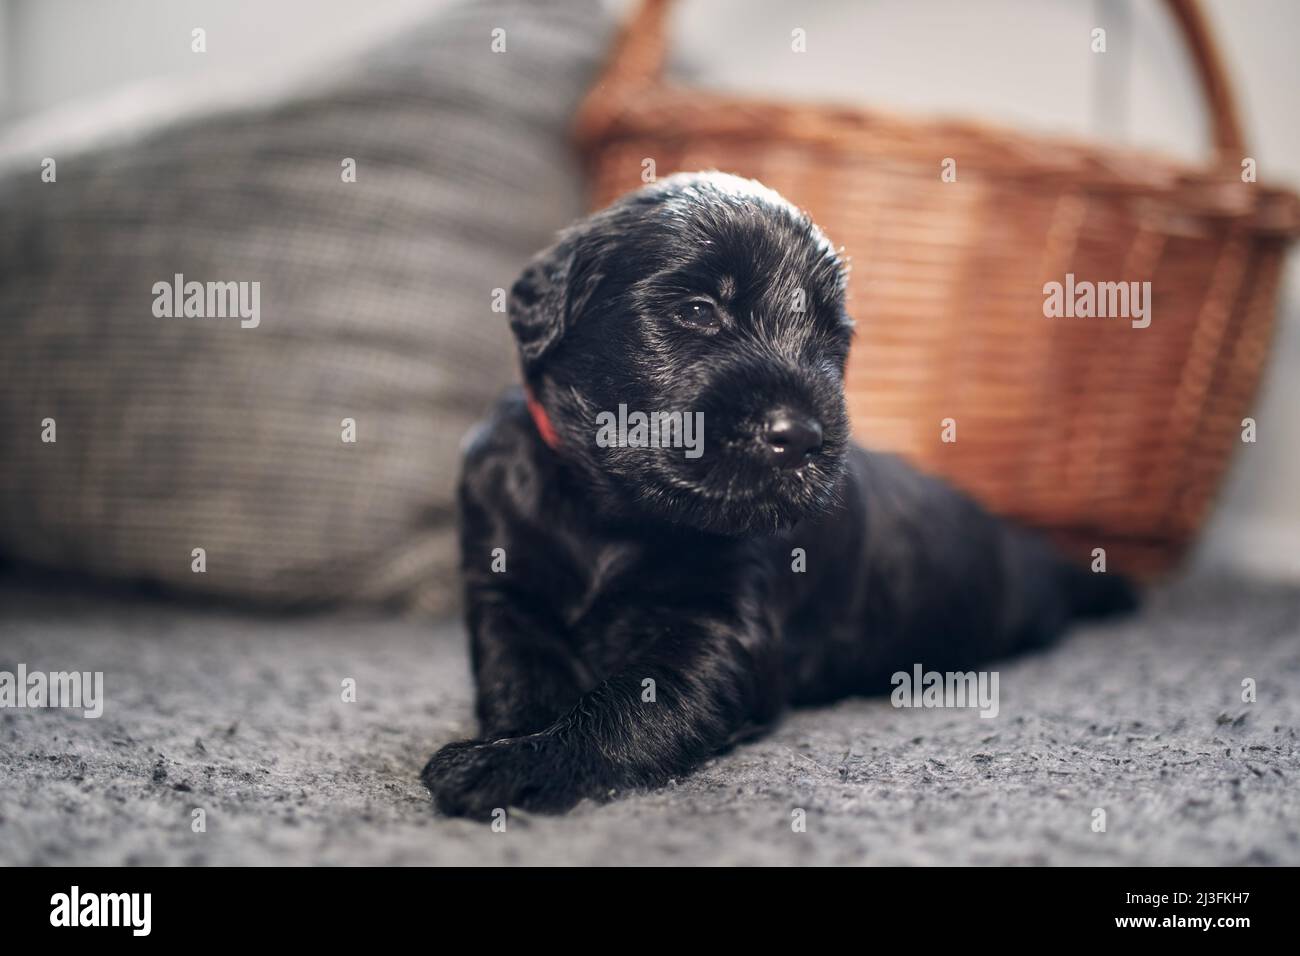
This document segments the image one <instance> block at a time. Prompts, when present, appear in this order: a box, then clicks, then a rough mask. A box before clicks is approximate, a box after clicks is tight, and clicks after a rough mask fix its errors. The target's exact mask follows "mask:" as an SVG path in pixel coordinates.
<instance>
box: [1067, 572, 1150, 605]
mask: <svg viewBox="0 0 1300 956" xmlns="http://www.w3.org/2000/svg"><path fill="white" fill-rule="evenodd" d="M1061 569H1062V577H1063V583H1064V585H1065V593H1066V600H1067V601H1068V603H1069V607H1070V616H1071V617H1072V618H1102V617H1115V616H1117V615H1120V614H1128V613H1130V612H1132V611H1135V610H1137V608H1138V606H1139V605H1140V604H1141V596H1140V594H1139V592H1138V589H1137V586H1136V585H1134V583H1133V582H1132V581H1131V580H1129V579H1128V578H1127V577H1125V576H1124V575H1122V574H1115V573H1113V572H1109V571H1103V572H1094V571H1090V570H1088V569H1087V568H1081V567H1079V566H1078V565H1076V564H1069V563H1066V562H1062V564H1061Z"/></svg>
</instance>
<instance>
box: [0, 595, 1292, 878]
mask: <svg viewBox="0 0 1300 956" xmlns="http://www.w3.org/2000/svg"><path fill="white" fill-rule="evenodd" d="M19 662H23V663H25V664H26V665H27V666H28V668H29V669H30V670H45V671H52V670H67V669H77V670H89V671H95V670H102V671H103V672H104V674H105V677H104V680H105V697H106V699H107V703H106V707H105V712H104V715H103V717H101V718H100V719H98V720H87V719H84V718H82V717H81V716H79V715H77V713H75V712H70V711H64V710H50V709H46V710H30V709H21V710H20V709H4V710H0V864H30V863H51V864H65V863H82V864H122V863H128V864H130V863H135V864H233V863H239V864H269V863H299V864H301V863H330V864H373V863H403V864H416V863H439V864H441V863H446V864H502V863H512V864H519V863H523V864H570V863H594V864H666V863H667V864H674V863H675V864H789V863H795V864H813V863H816V864H898V863H903V864H936V863H939V864H967V863H974V864H1065V863H1081V864H1102V865H1112V864H1300V786H1298V785H1297V784H1298V783H1300V747H1298V741H1297V728H1298V727H1300V698H1298V697H1297V690H1300V592H1298V591H1295V590H1283V589H1275V588H1265V587H1260V586H1248V585H1242V584H1233V583H1212V582H1208V581H1205V580H1201V581H1191V582H1184V583H1183V584H1181V585H1177V586H1175V587H1174V588H1172V589H1170V590H1166V591H1164V592H1162V593H1160V594H1158V595H1156V596H1155V597H1154V599H1153V600H1152V601H1151V602H1150V603H1149V604H1148V607H1147V609H1146V610H1145V611H1144V612H1143V614H1142V616H1140V617H1139V618H1136V619H1133V620H1131V621H1128V622H1125V623H1121V624H1116V625H1113V626H1107V627H1093V628H1087V629H1080V630H1078V631H1076V632H1075V633H1074V634H1073V635H1072V636H1071V637H1070V638H1069V639H1068V640H1067V641H1066V642H1065V643H1064V644H1063V645H1062V646H1060V647H1058V648H1056V649H1055V650H1052V651H1050V652H1048V653H1045V654H1041V655H1038V656H1035V657H1032V658H1025V659H1022V660H1019V661H1016V662H1014V663H1008V664H1006V665H1004V666H1001V667H999V668H998V670H999V671H1000V674H1001V685H1000V689H1001V713H1000V714H999V716H998V717H996V718H993V719H984V718H981V717H979V716H978V714H977V713H976V712H974V711H954V710H907V709H894V708H893V707H891V705H890V703H889V701H888V700H886V699H877V700H854V701H846V702H843V703H841V704H838V705H836V706H833V707H827V708H822V709H817V710H808V711H801V712H796V713H794V714H791V715H790V716H789V717H788V718H787V719H786V720H785V721H784V723H783V724H782V725H781V726H780V727H779V728H778V729H777V730H776V731H775V732H774V733H772V734H771V735H770V736H768V737H767V738H765V739H763V740H761V741H759V742H756V743H753V744H748V745H745V746H742V747H740V748H738V749H736V750H735V751H733V752H731V753H729V754H726V755H724V756H721V757H719V758H717V759H715V760H712V761H711V762H709V763H708V764H707V765H706V766H705V767H704V768H703V769H702V770H700V771H699V772H698V773H696V774H695V775H693V776H691V777H689V778H686V779H684V780H681V781H678V782H676V783H675V784H674V785H672V786H670V787H668V788H666V789H664V790H661V791H659V792H655V793H646V794H635V795H630V796H627V797H626V798H624V799H620V800H618V801H616V802H614V803H611V804H607V805H604V806H596V805H592V804H584V805H582V806H580V807H579V808H578V809H577V810H575V811H574V812H573V813H571V814H569V815H568V816H565V817H561V818H545V817H534V816H527V815H523V814H518V813H512V814H511V817H510V819H509V822H508V825H507V828H506V831H505V832H504V833H495V832H493V831H492V830H491V829H490V828H489V827H488V826H487V825H484V824H477V823H469V822H465V821H459V820H444V819H437V818H435V816H434V815H433V813H432V811H431V810H430V807H429V802H428V800H427V797H426V795H425V792H424V790H423V788H422V787H421V786H420V784H419V782H418V780H417V774H418V772H419V769H420V767H421V766H422V764H423V762H424V760H425V759H426V758H427V757H428V756H429V754H430V753H431V752H432V751H433V750H434V749H435V748H436V747H437V746H439V745H440V744H442V743H444V742H446V741H449V740H452V739H455V738H458V737H462V736H465V735H467V734H469V732H470V731H471V729H472V728H471V706H470V705H471V688H470V683H469V677H468V673H467V666H466V656H465V650H464V641H463V636H462V632H461V629H460V627H459V626H458V625H444V626H441V627H431V626H430V625H428V624H427V623H422V622H418V621H413V620H388V621H374V620H367V619H361V618H345V617H327V618H310V619H302V618H296V619H295V618H283V617H281V618H263V617H257V616H254V615H251V614H250V615H242V614H232V613H229V612H225V611H216V610H196V609H193V608H185V607H179V606H176V605H169V604H164V603H150V602H147V601H143V600H131V601H121V600H118V601H110V600H107V599H105V598H102V597H85V596H83V597H70V596H64V595H60V594H58V593H49V592H48V591H44V592H42V591H40V590H39V589H38V590H36V591H35V593H33V588H32V587H30V586H28V585H18V584H14V583H12V582H11V583H9V584H6V585H0V670H8V671H11V672H12V671H15V670H16V666H17V664H18V663H19ZM909 663H910V662H909ZM1246 677H1251V678H1254V679H1255V680H1256V681H1257V682H1258V701H1257V702H1255V703H1243V702H1242V700H1241V681H1242V679H1243V678H1246ZM345 678H353V679H355V681H356V686H357V701H356V702H355V703H344V702H343V701H342V699H341V696H342V693H341V687H342V682H343V680H344V679H345ZM195 808H202V809H203V810H204V813H205V816H206V832H203V833H195V832H193V831H192V828H191V820H192V819H193V817H192V811H193V810H194V809H195ZM797 808H798V809H803V810H805V811H806V821H807V829H806V832H802V833H799V832H793V830H792V827H791V820H792V812H793V811H794V810H795V809H797ZM1097 808H1101V809H1104V810H1105V811H1106V830H1105V832H1100V833H1099V832H1094V831H1093V829H1092V822H1093V820H1094V813H1093V811H1094V809H1097Z"/></svg>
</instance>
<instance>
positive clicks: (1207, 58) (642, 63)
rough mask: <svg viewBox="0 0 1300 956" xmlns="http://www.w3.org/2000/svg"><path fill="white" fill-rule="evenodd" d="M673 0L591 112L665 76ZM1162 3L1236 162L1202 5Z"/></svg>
mask: <svg viewBox="0 0 1300 956" xmlns="http://www.w3.org/2000/svg"><path fill="white" fill-rule="evenodd" d="M671 4H672V0H641V3H640V5H639V6H638V8H637V9H636V10H635V12H634V13H633V14H632V16H631V17H630V18H629V19H628V21H627V23H626V24H625V25H624V27H623V29H622V32H621V33H620V35H619V37H618V40H617V41H616V42H615V46H614V50H613V52H612V53H611V55H610V58H609V62H608V64H607V65H606V67H605V70H604V72H603V73H602V75H601V77H600V80H599V82H598V85H597V87H596V89H595V90H594V91H593V92H592V94H591V96H590V98H589V100H588V103H587V108H586V109H584V110H583V113H584V114H585V116H586V117H587V118H591V117H595V116H598V115H602V114H603V115H608V111H607V109H605V108H604V107H606V105H608V106H614V105H615V104H616V103H617V102H618V101H620V100H622V99H623V98H624V97H626V96H629V95H631V94H633V93H635V92H636V91H638V90H644V89H646V88H648V87H653V86H657V85H658V84H659V83H661V82H662V79H663V73H664V63H665V61H666V60H667V55H668V12H669V7H670V6H671ZM1164 5H1165V7H1166V9H1168V11H1169V13H1170V15H1171V16H1172V17H1173V19H1174V23H1175V24H1176V25H1177V27H1178V30H1179V32H1180V33H1181V34H1182V36H1183V41H1184V42H1185V43H1186V45H1187V49H1188V51H1189V52H1190V53H1191V55H1192V60H1193V62H1194V63H1195V65H1196V74H1197V78H1198V79H1199V80H1200V85H1201V94H1202V95H1203V96H1204V97H1205V101H1206V105H1207V106H1208V107H1209V111H1210V120H1211V124H1212V127H1211V129H1212V139H1213V142H1214V146H1215V149H1216V150H1217V152H1218V155H1219V157H1220V158H1221V159H1223V160H1224V161H1230V162H1231V163H1232V164H1234V165H1235V164H1236V163H1237V162H1238V161H1240V159H1241V157H1242V156H1243V155H1245V141H1244V139H1243V137H1242V133H1241V119H1240V116H1239V114H1238V112H1237V102H1236V97H1235V96H1234V95H1233V92H1232V86H1231V84H1230V83H1229V82H1228V74H1227V71H1226V70H1225V69H1224V66H1223V58H1222V57H1221V56H1220V55H1219V49H1218V47H1217V46H1216V45H1215V42H1214V38H1213V37H1211V36H1210V30H1209V26H1208V24H1207V23H1206V20H1205V15H1204V12H1203V11H1202V9H1201V5H1200V4H1199V3H1197V2H1196V0H1164ZM580 125H582V126H587V125H588V124H587V123H586V122H581V123H580Z"/></svg>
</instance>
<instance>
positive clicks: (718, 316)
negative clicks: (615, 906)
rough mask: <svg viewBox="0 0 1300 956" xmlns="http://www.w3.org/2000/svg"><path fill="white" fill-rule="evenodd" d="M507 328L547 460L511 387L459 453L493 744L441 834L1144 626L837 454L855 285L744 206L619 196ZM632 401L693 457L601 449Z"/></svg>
mask: <svg viewBox="0 0 1300 956" xmlns="http://www.w3.org/2000/svg"><path fill="white" fill-rule="evenodd" d="M800 292H802V297H803V301H802V305H803V310H802V311H796V310H795V308H794V306H795V303H796V302H797V301H799V294H800ZM509 311H510V320H511V324H512V327H513V329H514V332H515V335H516V337H517V339H518V342H519V350H520V356H521V360H522V364H523V370H524V376H525V380H526V381H527V382H528V383H529V386H530V387H531V389H532V390H533V393H534V394H535V395H536V397H537V399H538V400H539V402H540V404H541V406H542V407H543V408H545V410H546V412H547V413H548V415H549V417H550V419H551V421H552V422H553V424H554V427H555V430H556V432H557V433H558V437H559V446H558V450H553V449H552V448H550V447H548V446H547V444H546V443H544V442H543V440H542V438H541V436H540V434H539V432H538V429H537V427H535V425H534V422H533V419H532V418H531V417H530V414H529V412H528V409H527V407H526V405H525V402H524V400H523V397H522V395H521V394H519V393H516V394H513V395H511V396H508V397H507V398H506V399H505V400H504V401H503V402H502V404H501V405H500V407H499V409H498V410H497V412H496V414H495V415H494V416H493V417H492V418H491V420H490V421H488V422H487V423H486V424H484V425H483V426H482V427H481V429H480V430H479V431H478V432H477V433H476V435H475V436H474V437H473V438H472V439H471V441H470V444H469V447H468V450H467V452H466V455H465V463H464V475H463V479H462V484H461V492H460V493H461V512H462V515H461V516H462V532H461V534H462V548H463V559H462V561H463V571H464V577H465V590H466V600H467V604H468V622H469V630H470V635H471V642H472V656H473V665H474V673H475V677H476V679H477V683H478V716H479V720H480V723H481V738H480V739H479V740H474V741H465V742H463V743H456V744H452V745H450V746H448V747H444V748H443V749H442V750H441V751H439V752H438V753H437V754H436V755H435V756H434V757H433V759H432V760H430V761H429V763H428V766H427V767H426V768H425V770H424V775H423V778H424V781H425V783H426V784H427V785H428V787H429V789H430V790H431V791H432V793H433V795H434V798H435V800H436V803H437V806H438V807H439V808H440V809H441V810H442V811H443V812H445V813H450V814H466V815H471V816H487V815H489V814H490V813H491V812H492V810H493V809H494V808H497V807H507V806H519V807H524V808H528V809H533V810H542V811H559V810H563V809H565V808H567V807H569V806H571V805H572V804H574V803H575V802H577V801H578V800H580V799H582V798H583V797H596V798H603V797H606V796H607V795H609V794H611V793H612V792H613V791H616V790H622V789H626V788H635V787H649V786H655V785H658V784H662V783H664V782H665V781H667V780H668V779H669V778H671V777H674V776H677V775H681V774H685V773H688V772H690V770H691V769H692V768H693V767H695V766H696V765H697V764H698V763H699V762H700V761H701V760H702V759H704V758H705V757H708V756H709V755H710V754H713V753H715V752H717V751H718V750H720V749H722V748H724V747H726V746H727V745H728V744H729V743H731V742H732V741H734V740H736V739H738V738H740V737H742V736H744V735H746V734H749V733H752V732H753V731H754V730H756V729H758V728H761V727H763V726H764V725H767V724H769V723H770V722H772V721H773V719H774V718H776V717H777V715H778V714H779V713H780V712H781V710H782V708H783V707H784V706H785V705H786V704H789V703H793V704H805V703H814V702H821V701H830V700H835V699H836V698H839V697H843V696H845V695H850V694H862V693H873V692H878V691H887V690H888V689H889V677H890V675H891V674H892V673H894V672H896V671H899V670H910V668H911V667H912V665H913V663H915V662H920V663H922V664H923V665H924V666H925V667H926V668H927V669H931V668H933V669H939V670H961V669H968V668H970V667H972V666H974V665H976V664H977V663H979V662H981V661H984V660H988V659H990V658H994V657H997V656H1000V655H1005V654H1009V653H1011V652H1014V651H1017V650H1020V649H1023V648H1028V647H1034V646H1037V645H1041V644H1044V643H1046V642H1047V641H1050V640H1051V639H1052V638H1054V637H1055V636H1056V635H1057V634H1059V633H1060V632H1061V630H1062V629H1063V628H1064V627H1065V626H1066V624H1067V623H1068V622H1069V621H1070V620H1071V618H1073V617H1076V616H1082V615H1092V614H1101V613H1106V612H1110V611H1114V610H1118V609H1121V608H1127V607H1129V606H1131V605H1132V603H1133V599H1132V594H1131V592H1130V590H1129V588H1128V586H1127V585H1126V584H1125V583H1124V582H1123V581H1122V580H1121V579H1119V578H1116V577H1114V576H1097V575H1092V574H1090V573H1088V572H1086V571H1082V570H1079V569H1076V568H1074V567H1072V566H1070V565H1068V564H1066V563H1065V562H1064V561H1063V560H1062V559H1060V558H1059V557H1057V555H1056V554H1055V553H1053V552H1052V551H1051V550H1050V549H1049V548H1048V547H1047V546H1046V545H1045V544H1043V543H1041V542H1040V541H1039V540H1038V539H1037V538H1035V537H1032V536H1031V535H1029V534H1027V533H1024V532H1022V531H1020V530H1018V529H1016V528H1014V527H1012V526H1010V525H1007V524H1004V523H1002V522H1000V521H998V520H996V519H994V518H992V517H991V516H989V515H988V514H986V513H985V512H984V511H982V510H981V509H980V508H979V507H978V506H976V505H975V504H973V503H972V502H971V501H970V500H969V499H967V498H966V497H965V496H964V495H962V494H960V493H959V492H957V491H954V490H953V489H951V488H950V487H949V486H947V485H946V484H944V483H943V482H941V481H939V480H936V479H934V478H930V477H927V476H925V475H922V474H919V473H917V472H915V471H914V470H912V469H911V468H910V467H909V466H907V465H906V464H904V463H903V462H902V461H901V460H899V459H897V458H895V457H893V456H890V455H884V454H872V453H868V452H866V451H863V450H862V449H861V448H859V447H857V446H856V445H854V444H852V443H851V442H850V440H849V431H848V421H847V416H846V413H845V406H844V377H843V376H844V363H845V358H846V356H847V354H848V348H849V338H850V334H851V328H852V323H851V321H850V320H849V318H848V316H847V315H846V313H845V306H844V267H843V265H842V263H841V261H840V259H839V257H838V256H837V255H836V253H835V250H834V249H833V248H832V247H831V245H830V243H829V242H828V241H827V240H826V238H825V237H824V236H823V235H822V234H821V232H820V231H819V230H818V229H817V228H816V227H815V226H814V225H813V224H812V223H811V222H810V221H809V220H808V219H807V218H806V217H805V216H804V215H802V214H801V213H800V212H798V211H797V210H796V209H795V208H794V207H792V206H791V205H789V204H788V203H787V202H785V201H784V200H783V199H781V198H780V197H779V196H777V195H776V194H775V193H773V192H771V191H770V190H767V189H765V188H763V187H761V186H759V185H758V184H757V183H754V182H751V181H747V180H740V179H736V178H734V177H730V176H722V175H718V174H704V175H683V176H674V177H671V178H669V179H666V180H663V181H661V182H659V183H657V184H655V185H652V186H649V187H647V188H645V189H643V190H641V191H639V192H637V193H634V194H632V195H630V196H628V197H626V198H624V199H622V200H620V201H618V202H617V203H615V204H614V205H613V206H611V207H609V208H608V209H605V210H604V211H602V212H600V213H597V214H596V215H594V216H591V217H590V218H588V219H586V220H584V221H582V222H580V223H579V224H577V225H576V226H574V227H573V228H571V229H570V230H568V231H567V232H566V233H564V234H563V235H562V236H561V237H560V239H559V241H558V242H557V244H556V245H555V246H553V247H552V248H551V249H549V250H547V251H546V252H544V253H542V254H541V255H540V256H539V257H538V258H537V259H535V260H534V261H533V263H532V264H530V265H529V266H528V267H527V269H526V270H525V271H524V273H523V275H522V276H521V277H520V278H519V280H518V281H517V282H516V283H515V285H514V288H513V289H512V291H511V298H510V305H509ZM620 403H622V404H625V405H626V406H627V407H628V408H629V409H631V410H642V411H681V412H694V411H700V412H703V414H704V424H705V429H704V436H705V437H704V451H703V454H702V455H701V456H700V457H699V458H696V459H689V458H687V457H686V456H685V455H684V453H683V451H682V450H681V449H666V448H660V449H647V448H620V447H613V448H603V447H598V445H597V443H596V441H595V435H596V431H597V425H596V415H597V413H599V412H601V411H614V410H616V409H617V408H618V406H619V404H620ZM775 408H780V409H785V410H790V412H791V414H794V415H796V416H799V417H800V419H801V420H804V421H812V420H815V421H816V422H818V423H820V426H821V433H822V444H821V447H820V450H816V451H815V452H814V453H812V454H810V455H809V456H808V457H807V458H806V459H800V462H799V463H800V467H780V466H779V464H778V463H777V462H778V461H779V460H780V454H781V452H783V451H785V450H788V449H783V448H782V447H780V446H779V445H778V446H774V445H773V443H772V439H771V437H770V436H771V430H772V429H773V428H774V427H775V426H773V425H770V424H767V421H768V416H769V414H770V413H771V412H772V410H773V409H775ZM937 427H938V425H937V423H936V428H937ZM765 429H766V430H765ZM497 548H500V549H503V550H504V555H505V562H506V563H505V571H504V572H499V571H494V570H493V567H492V565H493V550H494V549H497ZM796 548H801V549H803V551H804V553H805V554H806V572H804V573H797V572H795V571H794V570H792V568H793V566H794V563H795V557H794V556H793V555H792V552H793V550H794V549H796ZM647 680H653V681H654V685H653V686H654V692H655V693H654V696H655V700H654V701H653V702H649V701H646V700H644V699H643V697H644V696H646V695H645V690H646V688H647V687H648V686H649V685H647V684H646V683H645V682H646V681H647Z"/></svg>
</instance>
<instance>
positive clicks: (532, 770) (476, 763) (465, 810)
mask: <svg viewBox="0 0 1300 956" xmlns="http://www.w3.org/2000/svg"><path fill="white" fill-rule="evenodd" d="M420 777H421V779H422V780H423V781H424V785H425V786H426V787H428V788H429V792H430V793H432V794H433V801H434V804H435V805H436V806H437V807H438V809H439V810H440V811H441V812H442V813H445V814H447V815H448V816H463V817H474V818H477V819H488V818H490V817H491V815H492V811H493V810H495V809H496V808H498V807H503V808H504V807H520V808H522V809H525V810H533V811H537V812H541V813H558V812H560V811H562V810H567V809H569V808H570V807H572V806H573V805H574V804H575V803H577V802H578V801H579V800H581V799H582V798H583V797H586V796H595V795H597V794H598V792H599V791H600V786H599V774H598V773H597V772H596V768H595V767H594V766H590V765H584V764H583V762H582V761H581V760H579V759H576V755H575V754H573V753H571V752H568V751H566V750H565V748H564V747H563V746H562V745H561V744H560V743H559V742H558V741H557V740H556V739H555V738H554V737H552V736H550V735H547V734H531V735H529V736H526V737H510V738H506V739H504V740H492V741H480V740H464V741H461V742H459V743H454V744H448V745H447V746H445V747H443V748H442V749H441V750H439V751H438V752H437V753H436V754H434V755H433V758H432V759H431V760H430V761H429V762H428V764H426V765H425V768H424V772H423V773H422V774H421V775H420Z"/></svg>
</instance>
